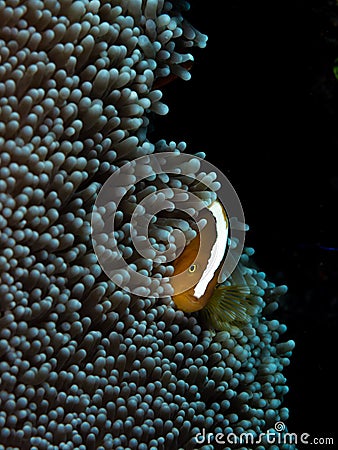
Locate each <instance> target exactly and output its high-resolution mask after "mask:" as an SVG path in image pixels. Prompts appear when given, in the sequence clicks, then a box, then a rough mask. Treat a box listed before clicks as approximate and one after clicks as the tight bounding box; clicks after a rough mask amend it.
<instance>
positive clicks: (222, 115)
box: [155, 0, 338, 448]
mask: <svg viewBox="0 0 338 450" xmlns="http://www.w3.org/2000/svg"><path fill="white" fill-rule="evenodd" d="M191 4H192V8H191V11H190V12H189V13H188V16H189V18H190V21H191V23H193V24H194V25H195V26H196V27H197V28H198V29H199V30H200V31H202V32H204V33H206V34H207V35H208V36H209V42H208V46H207V49H204V50H198V51H195V52H194V55H195V61H196V62H195V64H194V66H193V69H192V79H191V81H189V82H183V81H175V82H174V83H172V84H170V85H168V86H167V87H166V88H165V97H164V100H165V102H166V103H167V104H168V105H169V107H170V112H169V114H168V116H166V117H161V118H158V119H156V120H155V126H156V128H157V131H158V136H159V137H163V138H166V139H167V140H174V141H176V142H179V141H181V140H183V141H186V142H187V143H188V149H187V151H188V152H189V153H194V152H197V151H205V152H206V153H207V159H208V160H209V161H210V162H212V163H213V164H215V165H216V166H218V167H219V168H220V169H221V170H223V172H224V173H225V174H226V176H227V177H228V178H229V180H230V181H231V183H232V184H233V186H234V187H235V189H236V191H237V193H238V195H239V197H240V199H241V202H242V205H243V209H244V213H245V215H246V219H247V223H248V224H249V225H250V232H249V233H248V234H247V240H246V243H247V245H249V246H253V247H254V248H255V250H256V261H257V263H258V264H259V265H260V267H261V268H262V270H264V271H265V272H266V273H267V275H268V277H269V279H271V280H272V281H275V282H276V283H278V284H287V285H288V287H289V292H288V294H287V296H286V297H285V298H284V301H283V304H282V306H281V309H280V311H279V313H278V318H279V319H280V320H281V321H283V322H284V323H286V324H287V325H288V332H287V336H286V338H291V339H294V340H295V341H296V349H295V351H294V354H293V357H292V360H291V365H290V367H288V368H287V370H286V371H285V374H286V376H287V378H288V384H289V387H290V393H289V394H288V396H287V397H286V399H285V405H286V406H288V407H289V408H290V420H289V422H288V427H289V430H290V431H292V432H297V433H301V432H307V433H310V434H311V435H312V436H318V437H320V436H333V435H334V432H335V431H336V430H337V428H338V427H337V422H338V414H337V410H338V407H337V378H338V377H337V372H336V369H335V368H334V366H335V364H336V360H337V355H338V352H337V341H338V340H337V329H338V328H337V325H338V323H337V322H338V320H337V299H338V290H337V281H338V263H337V262H338V213H337V210H338V202H337V198H338V195H337V194H338V168H337V163H336V160H335V157H334V156H335V153H337V148H338V81H337V80H335V78H334V76H333V71H332V67H333V63H334V59H335V58H336V57H338V46H337V42H338V26H337V25H338V19H336V14H337V17H338V7H336V6H335V5H334V2H330V1H328V0H322V1H317V2H316V1H314V0H310V1H307V2H305V0H304V1H298V0H296V1H292V2H291V1H290V0H286V1H283V2H272V1H269V2H268V1H263V2H252V1H241V0H229V1H227V2H205V1H203V0H192V1H191ZM212 5H215V6H214V7H213V8H212ZM216 5H217V6H218V8H219V9H218V8H217V7H216ZM221 5H222V6H221ZM155 135H156V133H155ZM332 247H333V248H334V249H337V250H334V249H333V250H332V249H331V248H332ZM328 248H330V249H328ZM331 406H332V407H331ZM335 439H336V441H335V445H336V446H337V448H338V440H337V435H336V437H335ZM312 447H314V446H312ZM321 448H324V446H322V447H321ZM330 448H333V447H332V446H331V447H330Z"/></svg>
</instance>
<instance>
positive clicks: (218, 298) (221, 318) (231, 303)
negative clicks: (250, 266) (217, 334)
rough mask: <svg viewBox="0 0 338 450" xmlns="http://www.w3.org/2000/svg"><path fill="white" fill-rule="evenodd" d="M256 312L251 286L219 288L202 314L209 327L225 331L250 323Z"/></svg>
mask: <svg viewBox="0 0 338 450" xmlns="http://www.w3.org/2000/svg"><path fill="white" fill-rule="evenodd" d="M255 310H256V308H255V303H254V298H253V296H252V293H251V290H250V287H249V286H247V285H243V286H218V287H216V289H215V291H214V293H213V295H212V296H211V298H210V300H209V302H208V303H207V305H205V307H204V308H203V309H202V310H201V312H200V313H201V315H202V318H203V319H204V320H205V321H206V323H207V324H208V325H209V326H211V327H212V328H214V329H216V330H219V331H222V330H223V331H224V330H230V329H231V328H232V327H234V326H235V327H240V326H241V325H242V326H243V324H246V323H248V322H249V321H250V319H251V317H252V316H253V315H254V314H255Z"/></svg>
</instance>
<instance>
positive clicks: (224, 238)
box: [172, 200, 255, 330]
mask: <svg viewBox="0 0 338 450" xmlns="http://www.w3.org/2000/svg"><path fill="white" fill-rule="evenodd" d="M201 217H202V218H203V219H205V220H206V225H205V226H204V228H202V230H201V231H200V232H199V233H198V234H197V236H196V237H195V238H194V239H193V240H192V241H191V242H190V243H189V244H188V245H187V246H186V247H185V249H184V250H183V252H182V253H181V254H180V256H179V257H178V258H176V260H175V261H174V262H173V266H174V275H177V274H180V273H182V272H184V271H186V277H184V278H183V280H182V278H181V279H180V280H179V281H178V282H175V281H174V282H173V288H174V295H173V297H172V298H173V301H174V303H175V305H176V306H177V308H179V309H181V310H182V311H184V312H188V313H192V312H195V311H201V314H202V317H203V318H204V320H205V321H206V322H207V323H208V324H209V326H211V327H212V328H215V329H218V330H226V329H229V327H231V326H233V325H234V326H238V325H239V324H240V323H247V322H248V321H249V320H250V317H251V315H252V314H253V313H254V310H255V308H254V303H253V297H252V296H251V292H250V288H249V287H248V286H247V285H243V286H237V285H231V286H228V285H227V286H225V285H220V284H218V279H219V275H220V271H221V268H222V265H223V262H224V259H225V257H226V254H227V249H228V238H229V221H228V218H227V215H226V212H225V210H224V208H223V206H222V204H221V203H220V202H219V201H218V200H215V201H214V202H213V203H212V204H211V205H209V207H207V208H206V209H205V210H203V211H202V213H201ZM184 285H185V286H191V287H188V288H187V289H186V290H185V289H184Z"/></svg>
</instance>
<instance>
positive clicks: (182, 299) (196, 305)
mask: <svg viewBox="0 0 338 450" xmlns="http://www.w3.org/2000/svg"><path fill="white" fill-rule="evenodd" d="M173 301H174V303H175V305H176V306H177V307H178V308H179V309H181V310H182V311H184V312H195V311H198V310H200V309H202V307H203V306H202V305H201V304H200V302H199V299H197V298H196V297H195V296H194V295H191V294H190V293H189V291H186V292H182V294H178V295H174V296H173Z"/></svg>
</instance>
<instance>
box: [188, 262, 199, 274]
mask: <svg viewBox="0 0 338 450" xmlns="http://www.w3.org/2000/svg"><path fill="white" fill-rule="evenodd" d="M196 269H197V266H196V264H192V265H191V266H190V267H189V272H190V273H194V272H195V270H196Z"/></svg>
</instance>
